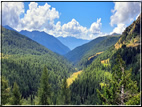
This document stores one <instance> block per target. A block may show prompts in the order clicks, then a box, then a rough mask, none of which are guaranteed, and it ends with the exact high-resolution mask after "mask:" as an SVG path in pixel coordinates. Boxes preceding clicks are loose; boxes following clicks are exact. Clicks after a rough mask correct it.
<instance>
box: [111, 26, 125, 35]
mask: <svg viewBox="0 0 142 107" xmlns="http://www.w3.org/2000/svg"><path fill="white" fill-rule="evenodd" d="M125 28H126V25H125V24H117V27H115V28H114V29H113V31H112V32H111V33H110V34H113V33H118V34H121V33H122V32H123V31H124V30H125Z"/></svg>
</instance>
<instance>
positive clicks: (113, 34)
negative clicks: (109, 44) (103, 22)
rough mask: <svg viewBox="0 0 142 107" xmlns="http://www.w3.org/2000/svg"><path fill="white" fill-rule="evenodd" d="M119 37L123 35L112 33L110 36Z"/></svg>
mask: <svg viewBox="0 0 142 107" xmlns="http://www.w3.org/2000/svg"><path fill="white" fill-rule="evenodd" d="M118 35H121V34H118V33H112V34H111V35H110V36H118Z"/></svg>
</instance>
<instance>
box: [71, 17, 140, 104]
mask: <svg viewBox="0 0 142 107" xmlns="http://www.w3.org/2000/svg"><path fill="white" fill-rule="evenodd" d="M140 21H141V16H139V17H138V18H137V20H136V21H134V22H133V23H132V24H131V25H130V26H128V27H127V28H126V29H125V30H124V32H123V33H122V35H120V38H119V39H118V40H117V41H116V43H115V44H114V45H113V46H111V47H109V48H108V49H107V50H105V51H104V52H101V53H99V55H98V54H95V55H93V56H92V57H90V58H89V60H90V59H91V58H93V57H96V58H95V59H94V60H93V61H92V62H91V63H90V64H89V65H88V66H87V67H86V68H84V69H83V72H82V73H81V75H80V76H79V77H78V78H77V79H76V80H75V81H74V82H73V84H71V86H70V89H71V93H72V96H71V99H72V104H74V105H80V104H81V105H83V104H84V105H103V104H105V103H104V101H103V100H105V98H107V100H106V101H113V102H112V103H110V102H109V103H108V102H107V103H106V104H107V105H117V104H119V103H118V101H119V100H117V102H115V101H114V99H113V98H114V97H113V95H115V96H117V95H118V96H119V95H120V92H121V91H120V92H118V91H117V92H116V91H115V90H113V92H112V91H110V90H111V89H110V88H108V89H107V90H106V89H105V88H106V86H108V87H111V88H112V89H116V88H114V87H115V86H114V87H113V86H110V85H111V84H110V81H111V79H113V78H117V79H118V81H121V80H123V79H124V80H125V82H127V85H128V84H129V82H128V80H129V79H131V80H132V81H133V84H131V85H132V86H135V87H138V89H135V90H134V91H135V94H130V96H131V97H128V98H126V97H124V98H125V104H126V105H127V104H129V105H140V93H141V89H140V86H141V79H140V75H141V67H140V63H141V62H140V60H141V57H140V56H141V51H140V47H141V42H140V30H141V28H140V24H141V22H140ZM106 40H107V39H106ZM110 42H111V41H110ZM100 44H101V42H100ZM117 55H120V56H121V58H122V60H123V61H124V63H123V64H124V65H123V66H124V69H125V71H124V72H125V73H127V72H130V73H129V74H128V75H126V76H124V77H122V76H121V78H120V77H119V75H122V74H121V72H122V70H120V69H118V68H117V67H116V66H117V65H118V62H117V60H116V58H117ZM119 63H120V62H119ZM125 65H126V66H125ZM120 66H121V67H122V65H121V64H120ZM116 69H117V70H118V71H121V72H120V73H119V74H116V72H117V70H116ZM121 69H122V68H121ZM114 71H115V72H114ZM112 75H116V76H117V77H112ZM127 77H129V79H128V78H127ZM113 82H114V81H113ZM121 84H124V83H121ZM114 85H115V84H114ZM116 85H118V83H116ZM129 85H130V84H129ZM118 86H119V87H120V88H121V86H122V85H120V84H119V85H118ZM126 88H127V86H125V88H124V90H125V91H124V92H125V95H126V96H127V92H128V93H129V92H130V91H131V89H133V88H129V90H126ZM97 89H98V90H99V91H100V92H101V98H102V97H104V98H102V99H100V97H99V96H97V95H99V93H98V92H97V91H96V90H97ZM103 89H104V91H103ZM109 89H110V90H109ZM132 92H133V91H132ZM114 93H115V94H114ZM105 95H106V96H105ZM119 98H120V97H119ZM120 99H122V98H120ZM126 101H128V102H126ZM114 102H115V103H114ZM119 102H120V101H119ZM130 102H131V103H130Z"/></svg>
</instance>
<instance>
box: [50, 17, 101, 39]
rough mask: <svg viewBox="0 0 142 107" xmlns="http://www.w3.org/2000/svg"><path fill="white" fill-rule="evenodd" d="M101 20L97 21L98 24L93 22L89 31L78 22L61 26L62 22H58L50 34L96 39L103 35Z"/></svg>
mask: <svg viewBox="0 0 142 107" xmlns="http://www.w3.org/2000/svg"><path fill="white" fill-rule="evenodd" d="M101 25H102V23H101V18H99V19H97V22H93V23H92V24H91V26H90V28H89V29H87V28H86V27H83V26H81V25H80V24H79V22H78V21H76V20H75V19H72V20H71V21H70V22H68V23H66V24H64V25H62V26H61V22H57V23H56V25H55V26H54V27H55V28H54V31H50V34H52V35H55V36H57V37H58V36H63V37H66V36H72V37H76V38H82V39H88V40H89V39H94V38H96V37H98V35H100V34H102V33H101V32H100V27H101Z"/></svg>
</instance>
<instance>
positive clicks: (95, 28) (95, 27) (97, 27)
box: [90, 18, 102, 34]
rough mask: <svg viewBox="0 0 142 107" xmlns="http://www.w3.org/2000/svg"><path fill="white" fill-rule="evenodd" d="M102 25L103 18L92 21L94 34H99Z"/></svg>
mask: <svg viewBox="0 0 142 107" xmlns="http://www.w3.org/2000/svg"><path fill="white" fill-rule="evenodd" d="M101 26H102V23H101V18H99V19H97V22H94V23H92V25H91V27H90V32H91V33H93V34H99V33H100V28H101Z"/></svg>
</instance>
